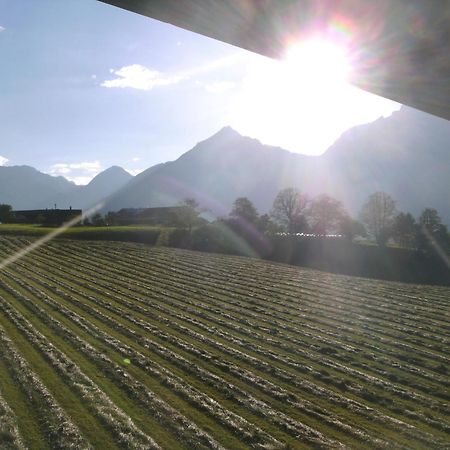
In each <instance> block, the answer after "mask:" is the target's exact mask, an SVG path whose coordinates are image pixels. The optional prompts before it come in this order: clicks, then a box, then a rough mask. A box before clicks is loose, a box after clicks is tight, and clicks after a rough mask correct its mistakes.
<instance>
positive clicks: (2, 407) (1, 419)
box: [0, 391, 25, 450]
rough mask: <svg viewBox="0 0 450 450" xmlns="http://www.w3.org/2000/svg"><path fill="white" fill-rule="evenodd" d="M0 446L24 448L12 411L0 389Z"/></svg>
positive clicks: (19, 449)
mask: <svg viewBox="0 0 450 450" xmlns="http://www.w3.org/2000/svg"><path fill="white" fill-rule="evenodd" d="M0 447H1V448H3V449H4V450H25V446H24V444H23V439H22V436H21V435H20V432H19V425H18V421H17V417H16V415H15V414H14V411H13V410H12V409H11V408H10V406H9V405H8V403H6V400H5V399H4V397H3V395H2V393H1V391H0Z"/></svg>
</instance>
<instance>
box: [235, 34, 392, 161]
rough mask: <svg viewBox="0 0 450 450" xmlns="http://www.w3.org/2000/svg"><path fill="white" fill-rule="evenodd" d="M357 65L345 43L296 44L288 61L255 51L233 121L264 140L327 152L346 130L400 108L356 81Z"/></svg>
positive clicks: (311, 151)
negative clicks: (352, 77)
mask: <svg viewBox="0 0 450 450" xmlns="http://www.w3.org/2000/svg"><path fill="white" fill-rule="evenodd" d="M351 70H352V67H351V58H350V57H349V55H348V54H347V52H346V50H345V48H342V47H339V46H337V45H335V44H333V43H332V42H328V41H323V40H311V41H308V42H304V43H299V44H296V45H293V46H291V47H290V48H289V49H288V51H287V52H286V55H285V58H284V59H283V60H282V61H274V60H271V59H268V58H264V57H261V56H254V57H252V58H251V60H250V62H249V68H248V75H247V76H246V78H245V79H244V82H243V86H242V90H241V91H240V92H239V94H238V95H237V96H236V98H235V101H234V102H233V106H232V110H231V114H230V123H231V125H232V126H233V127H235V128H236V129H237V130H238V131H240V132H241V133H243V134H246V135H249V136H253V137H257V138H259V139H260V140H261V141H262V142H264V143H267V144H273V145H279V146H281V147H283V148H286V149H287V150H291V151H294V152H299V153H306V154H316V155H317V154H321V153H323V152H324V151H325V150H326V149H327V148H328V147H329V146H330V145H331V144H332V143H333V142H334V141H335V140H336V139H337V138H338V137H339V136H340V135H341V134H342V133H343V132H344V131H345V130H346V129H348V128H350V127H352V126H355V125H357V124H361V123H367V122H370V121H373V120H375V119H376V118H378V117H380V116H386V115H389V114H390V113H392V111H394V110H395V109H398V108H399V105H397V104H396V103H394V102H392V101H389V100H385V99H383V98H381V97H377V96H375V95H373V94H369V93H366V92H363V91H361V90H359V89H356V88H354V87H352V86H350V85H349V84H348V81H347V80H348V78H349V75H350V73H351Z"/></svg>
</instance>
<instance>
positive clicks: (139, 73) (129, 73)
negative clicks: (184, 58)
mask: <svg viewBox="0 0 450 450" xmlns="http://www.w3.org/2000/svg"><path fill="white" fill-rule="evenodd" d="M114 75H116V78H114V79H112V80H105V81H104V82H103V83H102V86H103V87H107V88H133V89H141V90H143V91H149V90H150V89H153V88H154V87H156V86H168V85H170V84H176V83H178V82H179V81H181V80H182V79H183V76H182V75H174V76H170V75H164V74H162V73H161V72H158V71H157V70H154V69H149V68H148V67H145V66H141V65H140V64H132V65H131V66H125V67H122V68H121V69H119V70H114Z"/></svg>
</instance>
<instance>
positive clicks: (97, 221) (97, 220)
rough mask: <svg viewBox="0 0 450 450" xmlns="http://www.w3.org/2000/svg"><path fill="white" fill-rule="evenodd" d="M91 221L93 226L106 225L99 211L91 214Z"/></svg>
mask: <svg viewBox="0 0 450 450" xmlns="http://www.w3.org/2000/svg"><path fill="white" fill-rule="evenodd" d="M91 223H92V225H93V226H94V227H104V226H105V225H106V223H105V219H104V218H103V216H102V215H101V214H100V213H96V214H94V215H93V216H92V218H91Z"/></svg>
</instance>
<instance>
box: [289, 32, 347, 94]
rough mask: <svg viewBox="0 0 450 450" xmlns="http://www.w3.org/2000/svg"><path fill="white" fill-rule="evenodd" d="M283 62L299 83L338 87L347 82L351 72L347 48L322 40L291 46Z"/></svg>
mask: <svg viewBox="0 0 450 450" xmlns="http://www.w3.org/2000/svg"><path fill="white" fill-rule="evenodd" d="M282 64H283V65H284V70H286V72H288V73H289V74H290V75H291V76H292V77H295V78H296V82H297V83H301V84H304V85H309V86H314V87H317V86H320V87H323V88H328V87H330V86H334V87H338V86H339V85H340V84H342V83H346V82H347V77H348V74H349V72H350V62H349V59H348V58H347V55H346V52H345V50H344V49H343V48H341V47H339V46H337V45H334V44H332V43H330V42H327V41H320V40H317V41H310V42H306V43H303V44H296V45H294V46H292V47H290V48H289V49H288V51H287V52H286V56H285V59H284V61H283V62H282Z"/></svg>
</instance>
